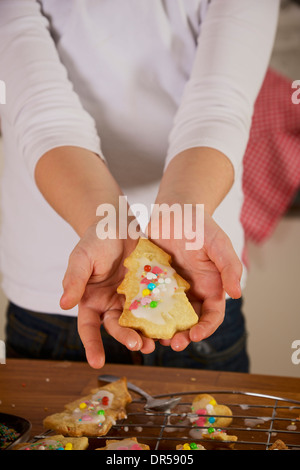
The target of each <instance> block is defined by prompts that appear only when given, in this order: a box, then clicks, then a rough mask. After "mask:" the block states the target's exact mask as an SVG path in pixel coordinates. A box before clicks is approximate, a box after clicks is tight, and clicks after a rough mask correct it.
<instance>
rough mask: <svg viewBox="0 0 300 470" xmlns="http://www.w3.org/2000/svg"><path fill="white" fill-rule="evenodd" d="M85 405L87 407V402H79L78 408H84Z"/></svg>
mask: <svg viewBox="0 0 300 470" xmlns="http://www.w3.org/2000/svg"><path fill="white" fill-rule="evenodd" d="M86 407H87V404H86V403H80V405H79V408H80V409H81V410H84V409H85V408H86Z"/></svg>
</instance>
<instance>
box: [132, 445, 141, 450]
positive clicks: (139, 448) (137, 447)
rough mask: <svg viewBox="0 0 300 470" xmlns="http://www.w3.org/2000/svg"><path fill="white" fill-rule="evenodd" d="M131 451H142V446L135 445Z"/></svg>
mask: <svg viewBox="0 0 300 470" xmlns="http://www.w3.org/2000/svg"><path fill="white" fill-rule="evenodd" d="M131 449H132V450H142V448H141V446H139V445H138V444H133V446H131ZM131 449H130V450H131Z"/></svg>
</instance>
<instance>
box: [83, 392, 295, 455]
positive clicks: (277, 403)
mask: <svg viewBox="0 0 300 470" xmlns="http://www.w3.org/2000/svg"><path fill="white" fill-rule="evenodd" d="M201 393H206V394H209V395H212V396H213V397H216V395H218V398H217V397H216V400H217V402H218V403H219V404H223V405H227V406H228V407H229V408H230V409H231V411H232V423H231V425H230V426H229V427H228V428H222V430H224V431H225V432H226V433H227V434H228V435H235V436H237V438H238V440H237V441H235V442H234V443H233V442H226V443H221V442H217V441H214V440H209V441H208V440H205V439H203V438H202V437H201V430H205V429H207V428H204V427H200V426H196V427H195V426H193V425H192V424H191V422H188V418H189V417H192V416H195V414H194V413H193V412H192V410H191V404H192V400H193V396H196V395H198V394H201ZM174 396H176V397H178V396H180V397H181V398H182V400H181V401H180V402H179V404H178V405H176V407H175V408H174V409H173V410H172V411H170V412H152V411H151V412H150V411H145V410H144V408H143V407H144V404H145V401H144V400H143V399H137V400H133V401H132V403H131V404H130V405H129V406H128V413H127V417H126V419H123V420H121V421H118V423H116V424H115V425H114V426H113V427H112V429H111V430H110V432H109V433H108V434H107V435H106V436H103V437H101V438H100V437H99V438H92V439H91V441H92V447H104V446H105V441H107V440H110V439H124V438H129V437H136V438H137V439H138V440H139V441H140V442H142V443H144V444H148V445H149V446H150V449H151V450H175V449H176V445H177V444H184V443H185V442H188V443H190V442H196V443H201V444H202V445H203V446H204V447H205V448H207V449H208V450H209V449H218V448H220V447H222V448H230V444H234V449H236V450H268V449H269V448H270V446H271V445H272V444H273V443H274V442H275V441H276V440H277V439H280V440H282V441H283V442H284V443H285V445H286V446H287V447H288V449H289V450H300V401H296V400H292V399H287V398H281V397H277V396H272V395H264V394H259V393H251V392H241V391H231V390H229V391H225V390H211V391H209V390H198V391H195V392H190V391H189V392H183V393H182V392H181V393H172V394H164V395H155V398H167V397H168V398H169V397H174ZM186 398H189V400H184V399H186ZM199 416H201V415H199ZM210 416H212V417H215V418H217V417H221V415H210ZM212 426H213V425H212ZM197 433H198V434H199V437H197ZM100 442H101V443H100Z"/></svg>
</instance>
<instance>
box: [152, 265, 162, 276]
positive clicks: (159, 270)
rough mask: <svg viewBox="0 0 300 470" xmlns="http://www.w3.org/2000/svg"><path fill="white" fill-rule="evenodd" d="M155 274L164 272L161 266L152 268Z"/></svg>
mask: <svg viewBox="0 0 300 470" xmlns="http://www.w3.org/2000/svg"><path fill="white" fill-rule="evenodd" d="M152 272H153V274H161V273H163V270H162V269H161V268H160V267H159V266H154V268H153V269H152Z"/></svg>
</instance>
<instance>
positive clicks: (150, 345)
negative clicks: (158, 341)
mask: <svg viewBox="0 0 300 470" xmlns="http://www.w3.org/2000/svg"><path fill="white" fill-rule="evenodd" d="M142 341H143V346H142V347H141V353H143V354H150V353H152V352H153V351H154V350H155V341H154V340H153V339H151V338H146V336H142Z"/></svg>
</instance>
